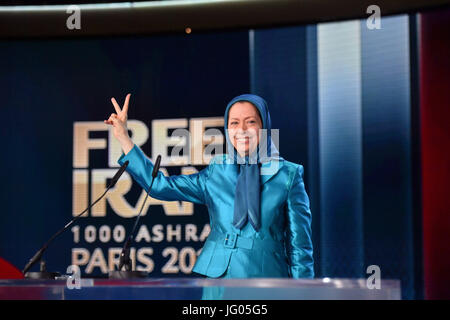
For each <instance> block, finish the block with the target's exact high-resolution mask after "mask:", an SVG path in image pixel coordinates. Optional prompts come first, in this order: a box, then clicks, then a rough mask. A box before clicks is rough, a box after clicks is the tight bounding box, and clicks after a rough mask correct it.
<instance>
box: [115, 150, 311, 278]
mask: <svg viewBox="0 0 450 320" xmlns="http://www.w3.org/2000/svg"><path fill="white" fill-rule="evenodd" d="M126 160H128V161H129V165H128V167H127V172H128V173H130V174H131V176H132V177H133V178H134V180H135V181H137V182H138V183H139V184H140V185H141V186H142V187H143V188H144V189H145V190H148V187H149V185H150V183H151V179H152V177H151V173H152V170H153V164H152V162H151V161H150V160H149V159H148V158H147V157H146V156H145V154H144V153H143V152H142V150H141V149H140V148H139V147H138V146H136V145H135V146H134V147H133V149H132V150H131V151H130V152H129V153H128V154H127V155H124V154H122V156H121V157H120V158H119V160H118V162H119V164H120V165H122V164H123V163H124V162H125V161H126ZM228 160H229V159H228V157H227V156H226V155H222V156H216V157H215V158H214V159H213V160H212V161H211V163H210V164H209V166H208V167H207V168H205V169H203V170H202V171H200V172H199V173H196V174H192V175H179V176H170V177H166V176H164V175H163V174H162V172H159V173H158V176H157V177H156V178H155V182H154V184H153V187H152V191H151V193H150V195H151V196H152V197H153V198H156V199H160V200H165V201H174V200H179V201H190V202H193V203H196V204H203V205H206V206H207V208H208V212H209V216H210V225H211V233H210V235H209V236H208V239H207V240H206V242H205V245H204V247H203V249H202V252H201V254H200V255H199V257H198V259H197V262H196V263H195V266H194V268H193V271H194V272H196V273H199V274H202V275H206V276H208V277H211V278H217V277H228V278H251V277H265V278H273V277H292V278H312V277H314V271H313V248H312V241H311V213H310V210H309V199H308V196H307V194H306V191H305V186H304V183H303V178H302V177H303V167H302V166H301V165H298V164H294V163H291V162H288V161H285V160H272V161H269V162H266V163H264V164H262V166H261V170H265V172H266V173H267V172H270V174H265V175H261V181H260V183H261V206H260V207H261V229H260V230H259V232H256V231H255V230H254V229H253V227H252V226H251V225H250V224H249V223H247V224H246V225H245V226H244V227H243V228H242V229H241V230H239V229H237V228H235V227H234V226H233V223H232V222H233V208H234V198H235V189H236V181H237V176H238V172H237V170H238V169H237V166H236V165H234V164H229V163H228ZM269 169H270V170H269Z"/></svg>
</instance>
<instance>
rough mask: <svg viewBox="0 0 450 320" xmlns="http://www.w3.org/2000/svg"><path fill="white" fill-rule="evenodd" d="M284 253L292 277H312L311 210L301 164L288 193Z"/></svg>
mask: <svg viewBox="0 0 450 320" xmlns="http://www.w3.org/2000/svg"><path fill="white" fill-rule="evenodd" d="M286 253H287V257H288V261H289V267H290V273H291V277H292V278H313V277H314V259H313V246H312V238H311V211H310V209H309V198H308V195H307V194H306V190H305V185H304V183H303V166H301V165H299V166H298V168H297V170H296V172H295V174H294V177H293V179H292V183H291V187H290V190H289V194H288V200H287V229H286Z"/></svg>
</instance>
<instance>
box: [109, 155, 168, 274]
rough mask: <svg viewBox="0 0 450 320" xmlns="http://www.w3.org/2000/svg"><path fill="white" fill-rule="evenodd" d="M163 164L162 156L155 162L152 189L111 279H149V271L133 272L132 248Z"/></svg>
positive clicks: (112, 272) (149, 189) (111, 272)
mask: <svg viewBox="0 0 450 320" xmlns="http://www.w3.org/2000/svg"><path fill="white" fill-rule="evenodd" d="M160 163H161V156H160V155H158V157H157V158H156V161H155V165H154V166H153V172H152V182H151V183H150V187H149V188H148V192H147V195H146V196H145V199H144V202H143V203H142V206H141V209H140V210H139V214H138V216H137V218H136V221H135V222H134V226H133V229H132V230H131V233H130V235H129V236H128V239H127V241H125V244H124V245H123V248H122V252H121V253H120V260H119V270H117V271H116V270H113V271H110V272H109V278H110V279H133V278H147V277H148V272H147V271H138V270H133V268H132V261H131V258H130V246H131V243H132V242H133V239H134V234H135V233H136V227H137V225H138V222H139V219H140V218H141V213H142V209H143V208H144V205H145V202H146V201H147V198H148V195H149V194H150V191H151V190H152V186H153V182H154V181H155V178H156V176H157V175H158V171H159V166H160ZM123 267H125V270H122V268H123Z"/></svg>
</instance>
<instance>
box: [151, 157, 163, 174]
mask: <svg viewBox="0 0 450 320" xmlns="http://www.w3.org/2000/svg"><path fill="white" fill-rule="evenodd" d="M160 164H161V155H158V157H157V158H156V161H155V165H154V166H153V172H152V177H153V178H156V176H157V175H158V171H159V166H160Z"/></svg>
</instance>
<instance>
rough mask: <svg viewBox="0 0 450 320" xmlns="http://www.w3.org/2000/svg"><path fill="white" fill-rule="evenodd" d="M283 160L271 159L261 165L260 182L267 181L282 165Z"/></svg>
mask: <svg viewBox="0 0 450 320" xmlns="http://www.w3.org/2000/svg"><path fill="white" fill-rule="evenodd" d="M283 163H284V161H283V160H271V161H268V162H265V163H263V164H262V165H261V184H264V183H266V182H267V181H269V180H270V179H271V178H272V177H273V176H275V175H276V174H277V172H278V171H279V170H280V169H281V167H282V166H283Z"/></svg>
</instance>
